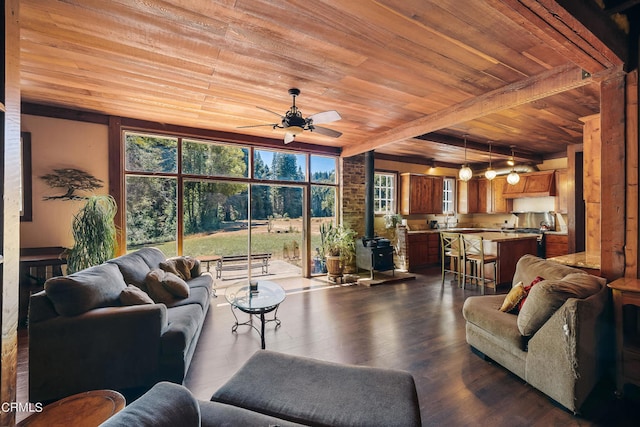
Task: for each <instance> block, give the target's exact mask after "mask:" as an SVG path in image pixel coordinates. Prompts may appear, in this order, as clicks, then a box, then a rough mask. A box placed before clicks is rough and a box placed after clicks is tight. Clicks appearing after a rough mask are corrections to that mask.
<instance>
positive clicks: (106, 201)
mask: <svg viewBox="0 0 640 427" xmlns="http://www.w3.org/2000/svg"><path fill="white" fill-rule="evenodd" d="M117 210H118V207H117V204H116V201H115V199H114V198H113V197H111V196H109V195H99V196H90V197H89V198H87V202H86V203H85V205H84V207H83V208H82V209H80V212H78V213H77V214H76V215H75V216H74V217H73V225H72V232H73V239H74V244H73V247H72V248H71V249H70V250H69V253H68V255H67V271H68V272H69V273H74V272H76V271H80V270H83V269H85V268H88V267H91V266H94V265H98V264H101V263H103V262H105V261H107V260H109V259H111V258H113V257H114V255H115V253H116V247H117V241H116V226H115V223H114V221H113V219H114V217H115V215H116V212H117Z"/></svg>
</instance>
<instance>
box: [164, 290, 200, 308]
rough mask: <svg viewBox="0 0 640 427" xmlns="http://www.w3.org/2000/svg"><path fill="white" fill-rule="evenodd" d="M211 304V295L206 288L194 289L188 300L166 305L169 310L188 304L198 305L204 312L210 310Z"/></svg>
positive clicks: (174, 301)
mask: <svg viewBox="0 0 640 427" xmlns="http://www.w3.org/2000/svg"><path fill="white" fill-rule="evenodd" d="M210 303H211V294H210V293H209V291H208V290H207V289H206V288H192V289H191V291H190V292H189V297H188V298H181V299H174V300H173V301H170V302H166V303H165V305H166V306H167V307H168V308H171V307H179V306H181V305H187V304H198V305H199V306H200V307H202V309H203V310H204V311H206V310H207V309H208V308H209V304H210Z"/></svg>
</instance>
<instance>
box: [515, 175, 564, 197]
mask: <svg viewBox="0 0 640 427" xmlns="http://www.w3.org/2000/svg"><path fill="white" fill-rule="evenodd" d="M555 195H556V175H555V171H553V170H550V171H543V172H532V173H523V174H520V182H518V183H517V184H516V185H510V184H507V185H506V186H505V187H504V195H503V197H504V198H505V199H517V198H521V197H546V196H555Z"/></svg>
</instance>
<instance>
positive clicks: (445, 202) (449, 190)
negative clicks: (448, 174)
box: [442, 178, 455, 214]
mask: <svg viewBox="0 0 640 427" xmlns="http://www.w3.org/2000/svg"><path fill="white" fill-rule="evenodd" d="M454 190H455V180H454V179H453V178H444V181H443V184H442V213H445V214H446V213H451V214H452V213H455V212H454V197H453V195H454Z"/></svg>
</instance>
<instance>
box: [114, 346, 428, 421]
mask: <svg viewBox="0 0 640 427" xmlns="http://www.w3.org/2000/svg"><path fill="white" fill-rule="evenodd" d="M300 425H313V426H331V427H339V426H349V427H356V426H363V427H375V426H384V427H393V426H399V427H400V426H402V427H411V426H416V427H417V426H420V425H421V419H420V404H419V402H418V396H417V392H416V388H415V382H414V380H413V377H412V376H411V374H409V373H408V372H404V371H397V370H391V369H383V368H373V367H366V366H350V365H343V364H337V363H330V362H325V361H321V360H316V359H311V358H307V357H299V356H292V355H288V354H283V353H277V352H273V351H269V350H259V351H257V352H256V353H255V354H254V355H253V356H251V357H250V358H249V360H248V361H247V362H246V363H245V364H244V366H242V367H241V368H240V370H239V371H238V372H236V373H235V374H234V375H233V376H232V377H231V379H229V381H227V383H225V384H224V385H223V386H222V387H220V388H219V389H218V390H217V391H216V392H214V393H213V396H212V397H211V401H202V400H197V399H196V398H195V397H194V396H193V395H192V394H191V393H190V392H189V390H187V389H186V388H184V387H182V386H180V385H177V384H171V383H166V382H161V383H158V384H157V385H155V386H154V387H153V388H152V389H151V390H149V392H147V393H146V394H145V395H143V396H142V397H140V398H139V399H138V400H136V401H135V402H132V403H130V404H129V405H127V407H125V408H124V409H123V410H122V411H121V412H119V413H117V414H116V415H114V416H113V417H112V418H110V419H109V420H107V421H106V422H105V423H103V424H102V427H129V426H137V427H145V426H149V427H151V426H153V427H164V426H167V427H174V426H181V427H190V426H194V427H196V426H205V427H206V426H281V427H285V426H300Z"/></svg>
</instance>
